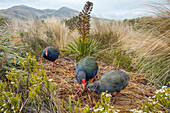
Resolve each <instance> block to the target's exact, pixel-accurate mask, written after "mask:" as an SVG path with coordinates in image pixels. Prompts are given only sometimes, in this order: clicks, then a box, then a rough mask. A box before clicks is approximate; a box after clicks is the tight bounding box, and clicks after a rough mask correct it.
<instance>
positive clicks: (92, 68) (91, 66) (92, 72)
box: [76, 56, 98, 90]
mask: <svg viewBox="0 0 170 113" xmlns="http://www.w3.org/2000/svg"><path fill="white" fill-rule="evenodd" d="M97 71H98V64H97V62H96V60H95V59H94V58H93V57H89V56H88V57H85V58H83V59H81V60H80V61H79V62H78V63H77V65H76V74H77V76H76V79H77V81H78V82H79V83H80V84H81V85H82V87H83V89H84V90H85V83H86V82H87V81H89V80H90V79H92V78H94V77H95V76H96V74H97Z"/></svg>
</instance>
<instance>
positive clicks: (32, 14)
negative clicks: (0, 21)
mask: <svg viewBox="0 0 170 113" xmlns="http://www.w3.org/2000/svg"><path fill="white" fill-rule="evenodd" d="M78 14H79V11H76V10H74V9H70V8H68V7H61V8H60V9H58V10H55V9H44V10H40V9H36V8H32V7H28V6H25V5H19V6H13V7H11V8H8V9H3V10H0V18H6V19H7V20H12V19H17V20H23V21H27V20H32V19H36V18H39V19H47V18H57V19H59V20H63V19H70V18H72V17H73V16H77V15H78Z"/></svg>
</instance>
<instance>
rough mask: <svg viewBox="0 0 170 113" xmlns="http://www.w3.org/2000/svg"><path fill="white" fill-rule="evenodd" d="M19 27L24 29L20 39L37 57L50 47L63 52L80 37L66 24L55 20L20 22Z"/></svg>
mask: <svg viewBox="0 0 170 113" xmlns="http://www.w3.org/2000/svg"><path fill="white" fill-rule="evenodd" d="M18 26H20V27H22V28H23V30H22V31H21V32H22V33H21V35H20V37H21V39H22V40H23V43H24V45H25V46H26V47H27V49H29V50H31V51H32V52H33V53H34V54H35V55H36V56H40V55H41V52H42V50H43V49H44V48H45V47H47V46H49V45H50V46H54V47H57V48H59V49H61V50H62V49H63V48H64V47H65V45H66V44H67V43H69V42H70V41H73V40H74V38H76V37H77V35H78V31H76V30H74V31H72V32H71V31H70V30H69V29H68V27H67V26H66V25H65V24H64V23H61V22H60V21H56V20H53V19H48V20H43V21H40V20H35V21H31V22H19V23H18Z"/></svg>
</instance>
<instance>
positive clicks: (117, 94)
mask: <svg viewBox="0 0 170 113" xmlns="http://www.w3.org/2000/svg"><path fill="white" fill-rule="evenodd" d="M119 94H120V92H117V93H116V96H115V97H114V99H113V101H112V102H111V103H112V104H113V103H114V102H115V100H116V98H117V97H118V96H119Z"/></svg>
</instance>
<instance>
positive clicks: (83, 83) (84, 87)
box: [81, 79, 86, 90]
mask: <svg viewBox="0 0 170 113" xmlns="http://www.w3.org/2000/svg"><path fill="white" fill-rule="evenodd" d="M85 83H86V79H82V83H81V85H82V86H83V90H85V89H86V86H85Z"/></svg>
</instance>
